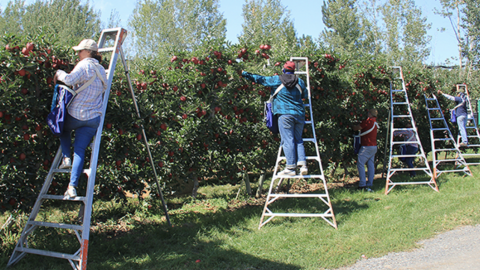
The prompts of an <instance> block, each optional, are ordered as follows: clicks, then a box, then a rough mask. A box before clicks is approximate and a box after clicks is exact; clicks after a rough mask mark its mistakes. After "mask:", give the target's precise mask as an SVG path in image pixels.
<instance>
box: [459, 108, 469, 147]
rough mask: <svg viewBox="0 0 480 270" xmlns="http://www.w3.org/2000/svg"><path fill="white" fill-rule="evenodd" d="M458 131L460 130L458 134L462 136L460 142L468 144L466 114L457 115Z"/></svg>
mask: <svg viewBox="0 0 480 270" xmlns="http://www.w3.org/2000/svg"><path fill="white" fill-rule="evenodd" d="M457 124H458V131H460V136H461V137H462V142H463V143H465V144H468V138H467V116H466V115H462V116H459V117H457Z"/></svg>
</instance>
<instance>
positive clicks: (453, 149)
mask: <svg viewBox="0 0 480 270" xmlns="http://www.w3.org/2000/svg"><path fill="white" fill-rule="evenodd" d="M433 151H434V152H448V151H458V149H456V148H444V149H434V150H433Z"/></svg>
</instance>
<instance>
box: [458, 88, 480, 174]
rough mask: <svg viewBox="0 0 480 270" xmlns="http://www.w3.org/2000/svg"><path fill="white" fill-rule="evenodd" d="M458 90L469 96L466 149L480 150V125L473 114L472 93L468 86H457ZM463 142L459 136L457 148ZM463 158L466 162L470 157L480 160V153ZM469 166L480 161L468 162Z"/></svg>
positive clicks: (468, 154) (464, 154)
mask: <svg viewBox="0 0 480 270" xmlns="http://www.w3.org/2000/svg"><path fill="white" fill-rule="evenodd" d="M456 88H457V91H458V90H461V89H463V90H464V93H465V95H467V99H468V106H467V128H466V131H467V138H468V147H467V148H466V149H469V148H479V147H480V133H479V131H478V125H477V124H478V123H477V121H476V120H475V117H474V116H473V114H474V112H473V109H472V102H471V101H470V93H469V92H468V87H467V85H466V84H457V85H456ZM469 121H471V122H469ZM469 123H471V124H473V125H469ZM461 140H462V138H461V136H460V134H458V135H457V146H458V145H459V144H460V142H461ZM472 140H473V141H474V143H471V141H472ZM462 156H463V157H464V158H465V160H467V158H468V157H472V158H480V152H478V153H472V152H470V153H462ZM467 164H469V165H479V164H480V161H478V162H468V161H467Z"/></svg>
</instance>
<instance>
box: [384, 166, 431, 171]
mask: <svg viewBox="0 0 480 270" xmlns="http://www.w3.org/2000/svg"><path fill="white" fill-rule="evenodd" d="M423 170H430V168H427V167H424V168H420V167H417V168H391V169H390V171H423Z"/></svg>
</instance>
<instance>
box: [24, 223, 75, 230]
mask: <svg viewBox="0 0 480 270" xmlns="http://www.w3.org/2000/svg"><path fill="white" fill-rule="evenodd" d="M27 224H30V225H33V226H41V227H48V228H58V229H66V230H77V231H83V226H81V225H73V224H65V223H52V222H43V221H29V222H27Z"/></svg>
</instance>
